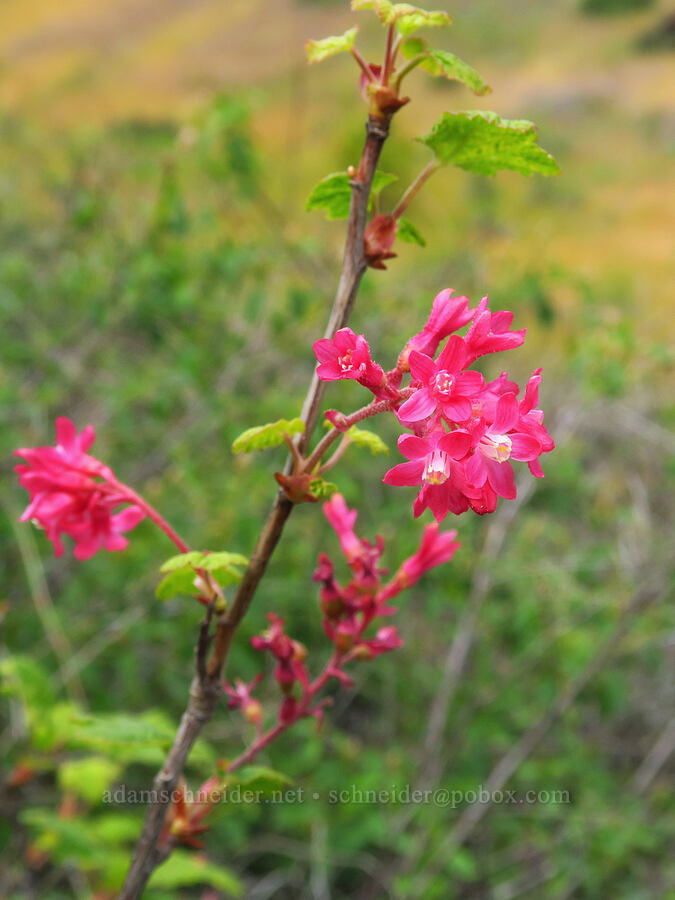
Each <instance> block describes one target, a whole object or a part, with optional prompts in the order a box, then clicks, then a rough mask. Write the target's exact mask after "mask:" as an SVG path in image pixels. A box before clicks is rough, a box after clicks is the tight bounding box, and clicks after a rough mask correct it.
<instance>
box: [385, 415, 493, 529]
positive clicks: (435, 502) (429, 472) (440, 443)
mask: <svg viewBox="0 0 675 900" xmlns="http://www.w3.org/2000/svg"><path fill="white" fill-rule="evenodd" d="M470 447H471V436H470V435H469V433H468V432H466V431H452V432H450V433H449V434H448V433H446V432H444V431H440V430H438V431H432V432H431V433H430V434H428V435H427V437H426V438H421V437H416V436H415V435H412V434H403V435H401V437H400V438H399V439H398V448H399V450H400V451H401V453H402V454H403V455H404V456H407V457H408V459H409V460H410V462H407V463H400V464H399V465H398V466H394V468H393V469H390V470H389V471H388V472H387V473H386V475H385V476H384V478H383V479H382V480H383V481H384V482H385V484H391V485H394V486H396V487H404V486H412V485H416V484H421V485H422V488H421V490H420V492H419V494H418V495H417V498H416V500H415V503H414V506H413V511H414V514H415V518H417V517H418V516H420V515H421V514H422V513H423V512H424V510H425V509H427V508H429V509H431V512H432V513H433V515H434V517H435V518H436V520H437V521H439V522H440V521H441V520H442V519H444V518H445V517H446V516H447V514H448V512H453V513H454V514H455V515H460V513H463V512H466V510H467V509H468V508H469V503H468V500H467V496H466V495H467V494H469V495H472V494H473V495H475V496H479V495H480V491H475V490H473V491H472V489H471V487H470V485H469V484H468V482H467V480H466V477H465V475H464V469H463V465H462V463H461V462H460V460H461V459H463V458H464V457H465V456H466V454H467V452H468V451H469V449H470Z"/></svg>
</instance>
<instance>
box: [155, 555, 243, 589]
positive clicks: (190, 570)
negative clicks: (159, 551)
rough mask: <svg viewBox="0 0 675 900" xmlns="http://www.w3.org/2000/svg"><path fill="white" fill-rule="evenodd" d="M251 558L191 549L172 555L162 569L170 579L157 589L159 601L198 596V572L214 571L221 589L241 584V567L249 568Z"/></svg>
mask: <svg viewBox="0 0 675 900" xmlns="http://www.w3.org/2000/svg"><path fill="white" fill-rule="evenodd" d="M247 565H248V559H247V557H245V556H244V555H243V554H241V553H229V552H228V551H226V550H222V551H218V552H216V553H209V552H204V553H202V552H200V551H199V550H191V551H190V552H189V553H181V554H179V555H178V556H172V557H171V559H168V560H167V561H166V562H165V563H164V564H163V565H162V566H161V568H160V572H166V573H167V574H166V576H165V577H164V578H163V579H162V580H161V581H160V583H159V584H158V585H157V588H156V589H155V596H156V597H157V599H158V600H170V599H171V597H175V596H176V594H187V595H188V596H190V597H193V596H196V595H198V594H199V593H201V592H200V590H199V588H198V587H197V585H196V584H195V579H196V578H197V569H206V570H207V571H208V572H210V573H211V574H212V575H213V577H214V578H215V580H216V581H217V582H218V584H219V585H220V586H221V587H226V586H227V585H229V584H237V583H238V582H240V581H241V579H242V572H241V570H240V568H239V567H240V566H247Z"/></svg>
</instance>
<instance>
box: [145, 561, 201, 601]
mask: <svg viewBox="0 0 675 900" xmlns="http://www.w3.org/2000/svg"><path fill="white" fill-rule="evenodd" d="M197 577H198V576H197V573H196V572H195V570H194V569H193V568H192V566H186V567H185V568H184V569H176V571H174V572H169V574H168V575H165V576H164V578H162V580H161V581H160V583H159V584H158V585H157V587H156V588H155V597H157V599H158V600H171V598H172V597H175V596H176V594H186V595H187V596H188V597H196V596H197V595H198V594H199V593H200V591H199V590H198V588H197V586H196V584H195V580H196V579H197Z"/></svg>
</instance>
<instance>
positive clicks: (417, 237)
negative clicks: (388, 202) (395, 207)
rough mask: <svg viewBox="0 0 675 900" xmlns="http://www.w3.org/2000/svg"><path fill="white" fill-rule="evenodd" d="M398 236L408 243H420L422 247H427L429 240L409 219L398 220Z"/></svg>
mask: <svg viewBox="0 0 675 900" xmlns="http://www.w3.org/2000/svg"><path fill="white" fill-rule="evenodd" d="M396 237H397V238H400V239H401V240H402V241H406V243H408V244H418V245H419V246H420V247H426V245H427V242H426V241H425V240H424V238H423V237H422V235H421V234H420V233H419V231H418V230H417V228H416V227H415V226H414V225H413V223H412V222H410V221H409V220H408V219H399V220H398V230H397V232H396Z"/></svg>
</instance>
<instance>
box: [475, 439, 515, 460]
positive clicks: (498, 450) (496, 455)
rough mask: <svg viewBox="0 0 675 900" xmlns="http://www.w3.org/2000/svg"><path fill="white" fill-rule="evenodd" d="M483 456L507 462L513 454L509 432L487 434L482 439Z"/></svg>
mask: <svg viewBox="0 0 675 900" xmlns="http://www.w3.org/2000/svg"><path fill="white" fill-rule="evenodd" d="M480 450H481V453H482V454H483V456H486V457H487V458H488V459H494V460H495V461H496V462H499V463H502V462H506V460H507V459H509V457H510V456H511V438H510V437H509V436H508V434H492V435H490V434H486V435H485V436H484V437H482V438H481V439H480Z"/></svg>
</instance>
